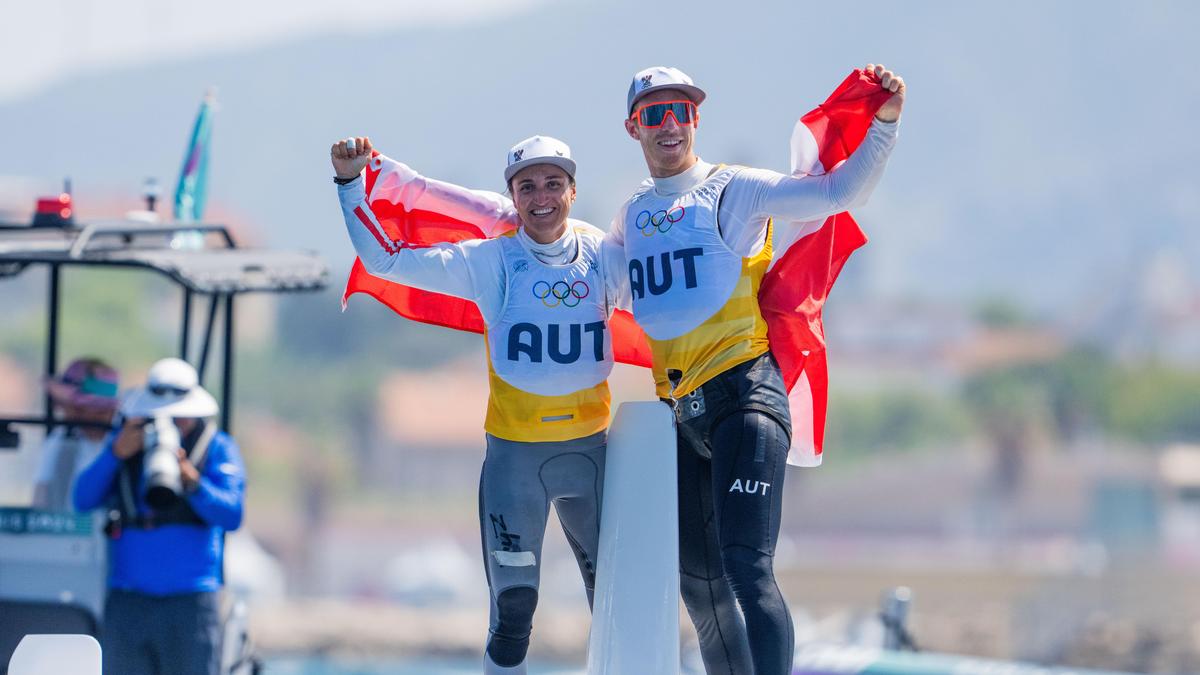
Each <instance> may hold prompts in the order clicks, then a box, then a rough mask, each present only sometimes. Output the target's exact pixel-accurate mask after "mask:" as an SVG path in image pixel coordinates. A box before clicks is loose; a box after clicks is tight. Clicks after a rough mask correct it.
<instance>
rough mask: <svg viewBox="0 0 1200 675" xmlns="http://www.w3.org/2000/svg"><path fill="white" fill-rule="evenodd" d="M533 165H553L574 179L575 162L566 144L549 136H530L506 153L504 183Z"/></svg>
mask: <svg viewBox="0 0 1200 675" xmlns="http://www.w3.org/2000/svg"><path fill="white" fill-rule="evenodd" d="M534 164H553V165H554V166H557V167H558V168H560V169H562V170H563V171H566V172H567V175H568V176H570V177H571V178H572V179H573V178H575V160H573V159H571V148H569V147H567V144H566V143H563V142H562V141H560V140H558V139H557V138H551V137H550V136H531V137H529V138H526V139H525V140H523V141H521V142H520V143H517V144H516V145H514V146H512V149H511V150H509V151H508V166H506V167H505V168H504V182H505V183H506V184H507V183H508V182H509V181H510V180H512V177H513V176H514V175H516V173H517V172H518V171H520V170H521V169H524V168H525V167H527V166H533V165H534Z"/></svg>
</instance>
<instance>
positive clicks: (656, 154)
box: [625, 89, 697, 178]
mask: <svg viewBox="0 0 1200 675" xmlns="http://www.w3.org/2000/svg"><path fill="white" fill-rule="evenodd" d="M681 100H688V95H687V94H685V93H684V92H682V91H680V90H679V89H659V90H656V91H652V92H650V93H649V94H646V95H645V96H643V97H641V98H639V99H638V100H637V103H635V104H634V106H633V108H634V111H635V112H636V111H637V109H638V108H640V107H642V106H644V105H646V104H648V103H662V102H664V101H681ZM625 131H626V132H628V133H629V135H630V137H632V138H633V139H635V140H637V141H638V142H639V143H641V144H642V154H643V155H645V157H646V166H647V167H648V168H649V169H650V175H651V176H654V177H655V178H666V177H667V176H675V175H678V174H681V173H683V172H684V171H687V170H688V169H690V168H692V165H694V164H695V163H696V161H697V160H696V153H695V152H694V151H693V143H694V142H695V140H696V124H695V123H688V124H682V125H681V124H680V123H679V120H676V119H675V116H674V115H667V116H666V118H665V119H664V120H663V124H662V126H660V127H643V126H642V125H641V124H639V123H638V120H637V118H636V117H631V118H628V119H626V120H625Z"/></svg>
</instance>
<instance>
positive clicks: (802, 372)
mask: <svg viewBox="0 0 1200 675" xmlns="http://www.w3.org/2000/svg"><path fill="white" fill-rule="evenodd" d="M890 96H891V94H890V93H889V92H887V91H885V90H884V89H883V88H882V87H880V85H879V80H878V79H877V78H876V77H875V75H874V74H872V73H866V72H864V71H861V70H856V71H854V72H853V73H851V74H850V75H849V76H848V77H847V78H846V79H845V80H844V81H843V82H842V83H841V85H839V86H838V88H837V89H836V90H835V91H834V92H833V94H832V95H830V96H829V98H828V99H827V100H826V101H825V102H824V103H822V104H821V105H820V106H818V107H817V108H816V109H815V110H813V111H811V112H809V113H808V114H806V115H804V116H803V117H801V118H800V120H799V121H798V122H797V123H796V126H795V129H794V131H793V133H792V140H791V151H792V162H791V164H792V165H791V170H792V174H793V175H797V176H807V175H820V174H822V173H825V172H827V171H830V170H833V169H835V168H836V167H837V165H838V164H839V163H841V162H843V161H845V160H846V159H847V158H848V157H849V156H850V154H851V153H853V152H854V150H855V149H856V148H858V146H859V144H860V143H862V140H863V138H864V137H865V136H866V134H867V130H868V128H869V127H870V125H871V119H872V117H874V115H875V112H876V111H877V110H878V109H879V107H880V106H882V105H883V104H884V103H885V102H886V101H887V100H888V98H889V97H890ZM395 167H396V164H395V163H394V162H393V161H392V160H390V159H388V158H386V157H384V156H382V155H376V156H375V157H373V158H372V161H371V162H370V164H369V165H368V167H367V178H366V189H367V203H368V204H369V205H370V210H369V211H368V210H365V209H361V208H360V209H359V210H358V211H357V212H356V215H357V216H358V217H359V219H360V220H362V221H363V224H364V225H365V226H367V227H368V228H369V229H371V231H372V232H375V233H376V236H377V237H379V239H380V244H381V245H383V246H384V247H385V248H386V247H394V246H417V247H419V246H432V245H435V244H438V243H443V242H456V241H463V240H465V239H475V238H481V237H494V236H497V235H500V234H503V233H504V232H507V231H508V230H510V229H511V228H512V224H504V225H502V226H499V227H497V228H496V231H484V229H483V228H481V227H479V226H477V225H472V224H470V223H467V222H464V221H462V220H458V219H456V218H453V217H450V216H448V215H445V214H441V213H435V212H431V211H420V210H413V211H409V210H408V209H406V208H405V207H404V206H403V205H402V204H401V203H400V200H399V195H398V194H397V193H398V189H397V187H396V186H397V185H399V182H398V181H397V180H395V175H394V174H395V172H396V168H395ZM772 230H773V232H774V241H773V244H774V251H775V258H774V260H772V262H771V265H770V267H769V269H768V271H767V273H766V275H765V276H764V278H763V282H762V287H761V289H760V290H759V295H758V300H759V306H760V307H761V310H762V313H763V318H764V319H765V320H766V322H767V327H768V333H767V335H768V338H769V340H770V343H771V351H772V353H774V355H775V358H776V359H777V360H778V361H779V365H780V367H781V368H782V370H783V376H784V381H785V383H786V384H787V386H788V390H789V400H790V403H791V412H792V423H793V429H792V448H791V452H790V453H789V456H788V462H789V463H790V464H796V465H799V466H816V465H818V464H820V463H821V456H822V440H823V438H824V434H825V411H826V406H827V402H828V390H829V373H828V368H827V364H826V355H825V333H824V329H823V328H822V325H821V310H822V308H823V307H824V305H825V300H826V298H827V297H828V295H829V291H830V289H832V287H833V283H834V281H836V280H837V277H838V273H839V272H841V269H842V266H843V265H844V264H845V263H846V260H847V259H848V258H849V257H850V254H851V253H853V252H854V251H855V250H856V249H858V248H859V247H860V246H862V245H863V244H865V243H866V242H867V238H866V236H865V235H864V234H863V232H862V230H861V229H859V227H858V224H857V223H855V222H854V219H853V218H851V217H850V214H849V213H839V214H836V215H833V216H830V217H828V218H826V219H824V220H822V221H814V222H808V223H777V224H776V226H775V227H774V228H772ZM397 242H402V243H397ZM354 293H366V294H367V295H370V296H372V297H374V298H375V299H377V300H379V301H380V302H382V303H384V304H386V305H387V306H388V307H391V308H392V309H393V310H394V311H396V312H397V313H398V314H400V315H401V316H404V317H407V318H410V319H414V320H416V321H422V322H424V323H431V324H435V325H439V326H447V327H450V328H457V329H460V330H468V331H473V332H477V333H478V332H483V328H484V326H483V319H482V317H481V316H480V314H479V310H478V309H477V308H476V307H475V305H474V304H473V303H471V302H469V301H466V300H460V299H457V298H452V297H448V296H445V295H439V294H436V293H430V292H427V291H422V290H418V289H415V288H411V287H408V286H403V285H401V284H396V283H393V282H390V281H385V280H383V279H379V278H376V277H373V276H371V275H370V274H369V273H368V272H367V271H366V269H365V268H364V267H363V265H362V263H361V261H358V260H355V263H354V267H353V269H352V270H351V272H350V278H349V279H348V281H347V283H346V292H345V294H344V296H343V299H342V301H343V304H344V303H345V302H346V300H347V299H348V298H349V297H350V296H351V295H352V294H354ZM611 329H612V342H613V353H614V356H615V357H616V359H617V360H618V361H621V362H623V363H631V364H634V365H640V366H647V367H648V366H649V365H650V350H649V347H648V344H647V342H646V337H645V335H644V334H643V333H642V331H641V329H640V328H638V326H637V324H636V323H634V321H633V319H632V317H631V316H630V315H629V314H628V313H626V312H617V313H616V314H615V315H614V317H613V320H612V325H611Z"/></svg>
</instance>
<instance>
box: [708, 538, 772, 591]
mask: <svg viewBox="0 0 1200 675" xmlns="http://www.w3.org/2000/svg"><path fill="white" fill-rule="evenodd" d="M721 561H722V562H723V563H725V578H726V579H728V580H729V585H730V587H731V588H732V589H733V593H734V595H736V596H737V597H738V599H739V600H740V601H742V602H743V603H746V602H754V601H758V600H759V599H760V598H764V597H770V598H774V597H775V596H776V595H778V594H779V587H778V586H777V585H776V584H775V570H774V559H773V558H772V557H771V556H769V555H766V554H764V553H762V552H761V551H756V550H754V549H752V548H747V547H745V546H727V547H725V548H724V549H722V550H721Z"/></svg>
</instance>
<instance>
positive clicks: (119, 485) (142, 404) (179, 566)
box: [73, 358, 245, 675]
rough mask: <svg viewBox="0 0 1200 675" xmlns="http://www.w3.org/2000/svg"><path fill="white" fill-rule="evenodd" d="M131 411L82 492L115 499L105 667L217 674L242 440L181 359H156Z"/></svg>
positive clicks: (135, 673) (89, 505) (82, 499)
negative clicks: (221, 593)
mask: <svg viewBox="0 0 1200 675" xmlns="http://www.w3.org/2000/svg"><path fill="white" fill-rule="evenodd" d="M120 412H121V414H122V415H123V416H124V418H125V423H124V425H123V426H122V427H121V430H120V432H119V433H118V434H117V435H116V436H115V438H113V439H112V441H111V442H110V443H108V444H106V445H105V448H104V450H102V451H101V453H100V455H99V456H98V457H97V458H96V460H95V461H93V462H92V463H91V465H89V466H88V467H87V468H86V469H85V470H84V471H83V472H82V473H81V474H80V475H79V477H78V479H77V480H76V483H75V490H74V495H73V496H74V502H75V508H76V509H78V510H81V511H82V510H87V509H93V508H97V507H100V506H107V507H108V508H109V509H110V511H109V527H108V532H109V536H110V538H111V543H110V547H109V556H110V557H109V560H110V570H109V582H108V586H109V595H108V600H107V602H106V603H105V610H104V631H103V639H102V644H103V647H104V672H105V673H108V674H114V673H121V674H122V675H140V674H142V673H146V674H165V673H171V674H172V675H175V674H188V675H190V674H193V673H194V674H196V675H216V673H217V672H218V669H219V664H220V658H221V649H220V634H221V631H220V627H221V620H220V612H219V602H218V594H217V592H218V590H219V589H220V587H221V585H222V573H221V569H222V557H223V549H224V534H225V532H227V531H231V530H236V529H237V528H238V526H239V525H241V522H242V501H243V493H244V485H245V477H244V476H245V471H244V469H243V467H242V460H241V457H240V456H239V453H238V448H237V445H236V444H235V443H234V441H233V439H232V438H230V437H229V436H228V435H227V434H225V433H224V432H222V431H218V430H217V428H216V424H215V422H214V421H213V419H212V418H213V417H214V416H215V415H216V414H217V402H216V400H215V399H213V397H212V396H211V395H210V394H209V393H208V392H207V391H205V390H204V389H203V388H202V387H201V386H200V385H199V382H198V378H197V375H196V370H195V369H194V368H193V367H192V366H191V365H189V364H188V363H186V362H184V361H181V360H179V359H174V358H169V359H163V360H161V361H159V362H157V363H155V364H154V365H153V366H152V367H151V368H150V372H149V375H148V376H147V383H146V386H145V387H143V388H141V389H138V390H135V391H134V392H133V393H132V394H131V395H130V396H129V398H128V399H126V401H125V403H124V404H123V405H122V406H121V411H120Z"/></svg>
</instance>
